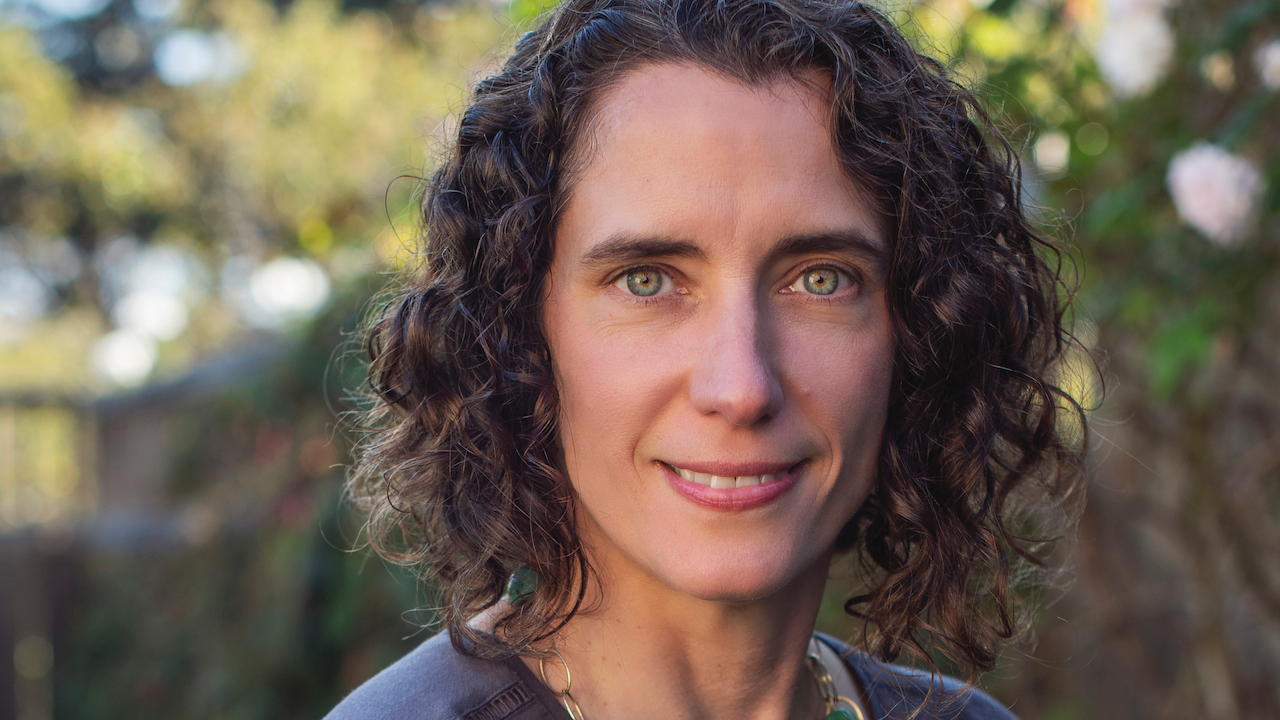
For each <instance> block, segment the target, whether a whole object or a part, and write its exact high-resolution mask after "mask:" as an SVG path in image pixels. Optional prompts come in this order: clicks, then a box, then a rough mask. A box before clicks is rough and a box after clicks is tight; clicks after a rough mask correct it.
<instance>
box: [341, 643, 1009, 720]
mask: <svg viewBox="0 0 1280 720" xmlns="http://www.w3.org/2000/svg"><path fill="white" fill-rule="evenodd" d="M818 637H819V639H821V640H822V641H823V642H825V643H827V644H828V645H830V646H831V647H832V648H834V649H835V650H836V651H837V652H839V653H840V655H841V656H842V657H844V658H845V662H846V663H848V665H849V668H850V669H851V670H853V672H854V674H855V675H856V676H857V677H858V680H859V681H861V683H862V686H863V687H865V688H866V689H867V697H866V700H867V707H868V709H869V711H870V714H871V716H872V717H871V718H868V719H867V720H872V719H873V718H874V720H893V719H895V718H902V719H903V720H905V719H906V718H909V717H911V715H912V713H914V712H915V711H916V709H917V708H919V707H920V706H921V705H922V704H923V703H924V702H925V697H926V695H928V692H929V689H930V687H931V686H932V687H933V688H935V689H936V688H937V687H938V682H939V681H938V679H937V678H936V677H935V676H933V675H931V674H929V673H924V672H920V671H918V670H912V669H909V668H904V667H901V666H898V665H886V664H884V663H880V662H877V661H875V660H872V659H871V658H870V657H868V656H867V655H866V654H865V653H861V652H856V651H853V650H851V649H850V648H849V647H848V646H847V645H845V644H844V643H841V642H840V641H838V640H836V639H834V638H831V637H828V636H826V635H819V636H818ZM941 683H942V692H941V693H938V692H935V693H934V697H933V698H932V699H931V700H930V701H929V703H928V705H927V706H925V708H924V711H923V712H921V713H920V714H919V715H916V716H915V717H916V718H918V720H1017V718H1015V717H1014V716H1013V714H1012V713H1010V712H1009V711H1008V710H1006V709H1004V707H1003V706H1001V705H1000V704H999V703H998V702H996V701H995V700H993V699H991V697H990V696H989V695H987V694H986V693H984V692H982V691H981V690H978V689H976V688H972V689H969V690H967V691H965V690H964V689H963V688H964V685H963V683H961V682H959V681H958V680H955V679H954V678H948V677H944V678H942V679H941ZM325 720H569V714H568V713H567V712H565V709H564V707H563V706H562V705H560V701H559V700H558V699H557V698H556V696H555V695H552V694H551V691H550V690H547V688H546V686H544V685H543V684H542V683H541V682H539V681H538V679H537V678H536V677H534V674H533V673H532V672H531V671H530V670H529V668H528V667H526V666H525V664H524V663H523V662H522V661H521V660H520V659H519V658H516V657H512V658H508V659H506V660H481V659H478V658H473V657H469V656H467V655H463V654H461V653H459V652H458V651H457V650H455V649H454V647H453V644H452V643H451V642H449V637H448V634H447V633H440V634H439V635H436V636H435V637H432V638H431V639H429V640H427V641H426V642H424V643H422V644H421V645H419V646H418V647H417V649H415V650H413V651H412V652H410V653H409V654H408V655H405V656H404V657H403V658H401V659H400V660H399V661H397V662H396V663H395V664H393V665H392V666H391V667H389V668H387V669H386V670H383V671H382V672H380V673H378V674H377V675H375V676H374V677H373V678H371V679H370V680H369V681H368V682H366V683H365V684H363V685H361V686H360V687H358V688H356V690H355V691H354V692H352V693H351V694H350V695H348V696H347V698H346V699H345V700H343V701H342V702H341V703H339V704H338V706H337V707H336V708H334V709H333V711H332V712H330V713H329V714H328V715H326V716H325Z"/></svg>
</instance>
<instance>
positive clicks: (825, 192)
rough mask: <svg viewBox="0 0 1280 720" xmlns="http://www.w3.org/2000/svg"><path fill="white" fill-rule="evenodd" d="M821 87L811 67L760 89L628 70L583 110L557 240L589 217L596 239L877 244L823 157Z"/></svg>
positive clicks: (726, 80)
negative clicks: (773, 236)
mask: <svg viewBox="0 0 1280 720" xmlns="http://www.w3.org/2000/svg"><path fill="white" fill-rule="evenodd" d="M829 89H830V82H829V80H828V78H827V77H826V76H825V75H823V74H822V73H820V72H818V71H813V72H810V73H806V74H804V75H801V76H800V77H791V76H783V77H779V78H777V79H775V80H773V81H770V82H767V83H763V84H746V83H744V82H742V81H740V80H737V79H734V78H731V77H728V76H726V75H725V74H723V73H720V72H717V71H715V70H712V69H709V68H705V67H703V66H697V65H687V64H674V63H662V64H650V65H644V66H641V67H639V68H637V69H635V70H633V71H631V72H629V73H628V74H627V75H625V76H624V77H623V78H622V79H621V80H620V81H619V82H617V83H616V84H615V85H613V86H612V87H611V88H610V89H609V90H608V91H607V92H605V93H604V94H603V95H602V96H601V97H600V98H599V99H598V100H597V101H596V103H595V109H594V114H593V117H592V119H591V126H590V128H589V130H588V132H587V137H586V138H584V140H585V142H583V143H582V148H581V150H580V152H581V158H580V159H579V160H578V162H577V163H576V165H577V168H576V172H575V173H574V177H573V180H572V189H571V192H570V193H569V195H568V197H567V199H566V202H565V205H564V208H563V209H564V212H563V214H562V220H563V221H564V222H563V224H562V225H561V228H560V230H561V232H559V233H558V235H559V236H560V237H561V239H564V235H566V234H567V235H569V236H570V237H579V238H581V237H582V235H581V233H582V232H583V231H586V230H587V228H584V227H581V226H582V225H584V224H586V223H587V222H588V221H589V223H590V225H591V226H592V227H591V228H590V230H591V231H590V232H589V233H588V234H589V235H590V236H594V237H596V238H599V237H603V236H606V235H608V234H610V233H611V232H612V233H625V232H636V231H641V232H645V233H651V234H656V235H665V236H672V237H676V236H678V237H681V238H694V239H696V238H699V237H701V238H722V239H723V238H727V237H728V236H729V235H732V234H733V232H734V231H735V229H738V228H741V227H744V226H746V227H750V228H751V230H752V231H753V232H754V233H756V234H757V235H758V234H760V233H765V234H767V233H768V232H770V231H771V230H774V229H776V230H778V232H779V233H783V234H785V233H784V231H785V232H790V233H794V232H795V231H797V230H814V231H827V230H831V229H842V230H843V229H847V228H852V229H856V230H858V231H860V232H861V233H862V234H864V235H866V236H868V237H883V232H881V228H880V222H879V220H878V218H877V217H876V216H875V214H874V213H872V212H870V209H869V207H868V205H867V204H866V203H864V202H862V200H861V193H859V191H858V188H857V187H856V186H855V184H854V183H853V182H852V181H851V180H850V179H849V178H848V176H847V175H846V172H845V169H844V167H843V165H842V164H841V162H840V160H839V159H838V156H837V155H836V153H835V151H834V149H833V141H832V133H831V124H830V123H831V110H830V104H829V101H828V94H829ZM566 225H568V227H565V226H566ZM575 226H576V227H575ZM566 231H567V232H566ZM557 244H559V243H557Z"/></svg>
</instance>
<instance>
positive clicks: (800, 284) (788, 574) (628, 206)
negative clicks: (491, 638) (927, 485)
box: [544, 64, 893, 602]
mask: <svg viewBox="0 0 1280 720" xmlns="http://www.w3.org/2000/svg"><path fill="white" fill-rule="evenodd" d="M812 80H813V82H812V83H810V85H812V86H813V87H808V86H806V85H801V84H799V83H797V82H795V81H791V80H785V81H778V82H776V83H774V84H772V85H769V86H767V87H763V88H750V87H747V86H745V85H742V84H740V83H737V82H735V81H732V80H728V79H726V78H724V77H723V76H720V75H716V74H713V73H711V72H708V71H706V70H703V69H699V68H696V67H690V66H680V65H671V64H659V65H651V66H645V67H643V68H641V69H639V70H637V71H635V72H634V73H632V74H630V75H628V76H627V77H626V78H625V79H624V80H623V81H622V82H621V83H620V84H619V85H618V86H617V87H615V88H614V89H613V90H611V91H610V92H609V93H608V94H606V95H605V96H604V97H603V98H602V100H601V102H600V104H599V108H598V109H599V114H598V116H597V117H596V122H595V124H594V126H593V128H594V138H593V142H592V143H591V144H590V145H589V146H588V147H590V148H591V150H590V152H589V153H587V155H588V157H586V158H585V159H584V161H583V162H584V165H583V167H582V168H581V173H580V174H579V175H578V176H577V178H576V179H575V184H574V188H573V191H572V194H571V197H570V199H569V202H568V205H567V206H566V208H565V209H564V212H563V215H562V218H561V221H560V224H559V226H558V230H557V233H556V236H555V254H554V258H553V260H552V267H551V271H550V277H549V284H548V290H547V296H546V305H545V317H544V323H545V327H546V331H547V337H548V340H549V342H550V345H551V353H552V357H553V359H554V362H555V372H556V379H557V382H558V385H559V390H560V402H561V415H560V432H561V438H562V440H563V445H564V457H565V464H566V467H567V470H568V473H569V478H570V481H571V482H572V483H573V486H574V488H575V489H576V491H577V493H578V496H579V517H578V519H577V521H578V523H579V530H580V533H581V535H582V538H583V541H584V543H585V544H586V547H587V548H588V552H589V554H590V556H591V558H592V560H593V561H594V562H595V563H596V565H597V567H599V568H601V569H602V570H603V571H604V573H605V576H606V578H607V579H610V580H611V581H617V580H618V579H620V578H621V577H622V576H623V575H626V576H627V577H629V578H632V579H641V580H644V581H652V582H656V583H658V584H659V585H660V586H661V587H665V588H671V589H675V590H677V591H679V592H682V593H684V594H687V595H691V596H694V597H698V598H703V599H708V600H721V601H731V602H732V601H745V600H752V599H758V598H762V597H766V596H768V595H769V594H771V593H773V592H776V591H778V590H780V589H782V588H783V587H784V586H786V585H787V584H788V583H790V582H791V581H793V580H795V579H797V578H798V577H799V576H800V575H801V574H802V573H805V572H806V571H814V572H818V571H821V572H825V565H823V561H825V559H826V558H828V557H829V554H828V551H829V550H830V548H831V546H832V544H833V543H834V541H835V538H836V535H837V534H838V533H839V531H840V529H841V527H842V526H843V525H844V524H845V522H846V521H847V520H849V518H850V517H851V516H852V515H853V514H854V512H855V511H856V510H857V509H858V507H859V506H860V505H861V504H862V503H863V501H864V500H865V499H866V497H867V493H868V492H869V490H870V489H871V486H872V481H873V477H874V473H875V467H876V459H877V454H878V451H879V448H880V439H881V433H882V430H883V427H884V421H885V415H886V412H887V406H888V399H889V385H890V378H891V375H892V356H893V335H892V332H891V330H890V323H889V314H888V310H887V307H886V305H885V293H884V287H883V286H884V274H885V267H884V266H885V262H886V258H887V254H888V247H887V244H886V239H885V233H884V231H883V229H882V227H881V225H880V223H879V221H878V220H877V216H876V215H875V213H874V212H873V211H872V208H871V207H870V206H869V205H868V204H867V203H865V202H863V201H862V200H861V199H860V198H859V195H858V193H857V191H856V190H855V189H854V187H853V185H852V184H851V183H850V182H849V181H848V180H847V179H846V178H845V176H844V174H843V172H842V169H841V166H840V163H839V161H838V160H837V158H836V155H835V153H834V152H833V150H832V147H831V140H830V138H831V132H830V129H829V126H828V120H827V118H828V105H827V101H826V100H825V99H824V98H822V97H821V95H820V93H819V92H818V91H816V90H815V89H814V88H815V87H816V88H821V87H822V86H823V82H822V80H821V78H820V76H818V75H814V76H813V78H812Z"/></svg>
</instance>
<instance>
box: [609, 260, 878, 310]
mask: <svg viewBox="0 0 1280 720" xmlns="http://www.w3.org/2000/svg"><path fill="white" fill-rule="evenodd" d="M815 270H834V271H836V272H837V273H839V274H840V275H842V276H844V278H845V280H847V281H848V284H849V286H853V287H856V286H858V285H860V284H861V282H862V279H861V277H859V275H858V273H857V272H855V271H853V270H851V269H849V268H846V267H844V266H841V265H836V264H833V263H830V262H818V263H814V264H813V265H809V266H806V267H804V268H803V269H801V270H800V271H799V272H796V273H795V274H793V275H792V276H791V278H792V279H791V281H790V282H788V283H787V284H786V286H785V287H784V288H783V291H782V292H786V291H787V289H789V288H790V287H791V286H792V285H795V284H796V283H797V282H799V281H800V280H801V278H803V277H804V276H805V275H807V274H809V273H811V272H813V271H815ZM639 272H654V273H657V274H659V275H661V276H662V277H663V278H664V282H668V283H671V284H672V285H674V284H675V279H674V278H673V277H672V276H673V275H674V273H672V272H671V271H670V270H666V269H664V268H662V267H659V266H657V265H637V266H635V267H629V268H627V269H625V270H623V271H622V272H620V273H618V274H617V275H614V276H613V279H611V280H610V281H609V285H610V286H613V287H617V286H618V285H619V284H620V283H622V282H624V281H625V280H626V278H627V276H628V275H631V274H634V273H639ZM845 289H846V288H840V289H839V290H837V291H836V292H837V293H838V292H841V291H843V290H845ZM618 290H619V292H620V293H621V294H622V296H623V297H625V298H626V299H627V300H628V301H630V302H634V303H637V304H640V305H645V306H648V305H653V304H655V303H659V302H663V301H664V300H665V299H666V298H667V297H668V296H670V295H673V294H682V293H680V292H679V289H678V288H677V289H675V290H674V291H671V292H660V293H659V294H657V295H650V296H644V295H636V294H634V293H631V292H627V290H625V289H624V288H618ZM804 294H805V295H809V296H810V299H811V300H815V301H821V302H826V303H831V302H832V301H833V298H831V297H830V296H824V295H816V294H813V293H804Z"/></svg>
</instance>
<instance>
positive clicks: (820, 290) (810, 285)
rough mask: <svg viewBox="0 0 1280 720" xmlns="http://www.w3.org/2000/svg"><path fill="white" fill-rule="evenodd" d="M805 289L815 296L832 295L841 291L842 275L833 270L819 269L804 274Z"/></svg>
mask: <svg viewBox="0 0 1280 720" xmlns="http://www.w3.org/2000/svg"><path fill="white" fill-rule="evenodd" d="M803 280H804V289H805V290H806V291H807V292H811V293H813V294H814V295H830V294H831V293H833V292H835V291H836V290H839V289H840V273H839V272H838V271H836V270H835V269H833V268H817V269H815V270H810V271H808V272H806V273H805V274H804V278H803Z"/></svg>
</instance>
